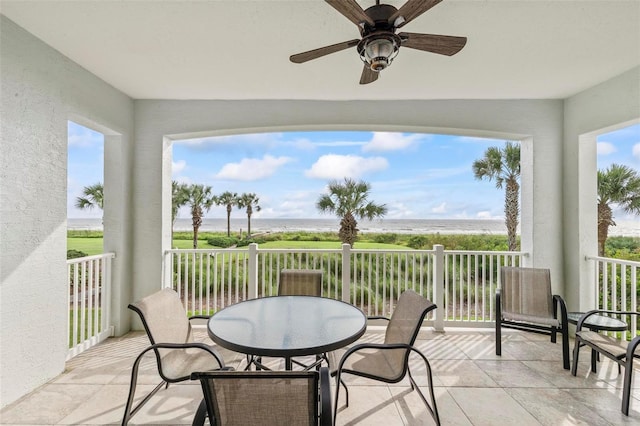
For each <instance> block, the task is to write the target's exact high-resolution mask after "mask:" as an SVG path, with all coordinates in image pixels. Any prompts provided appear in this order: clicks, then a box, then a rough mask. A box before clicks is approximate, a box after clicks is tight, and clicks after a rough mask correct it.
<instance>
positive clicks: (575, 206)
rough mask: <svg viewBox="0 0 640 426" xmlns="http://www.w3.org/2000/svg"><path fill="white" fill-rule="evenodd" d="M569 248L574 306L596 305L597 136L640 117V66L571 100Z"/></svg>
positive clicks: (568, 111) (568, 276) (566, 183)
mask: <svg viewBox="0 0 640 426" xmlns="http://www.w3.org/2000/svg"><path fill="white" fill-rule="evenodd" d="M564 111H565V125H564V129H565V130H564V156H565V164H564V174H563V184H564V193H565V201H564V202H565V208H564V226H563V229H564V233H563V235H564V243H565V247H564V252H565V264H566V268H565V281H566V282H567V297H568V299H569V301H568V304H569V309H572V310H589V309H594V308H595V307H596V305H595V304H596V298H595V293H594V292H593V291H592V289H593V285H594V283H593V280H592V278H593V264H592V262H587V261H585V256H597V254H598V248H597V242H598V235H597V212H596V209H595V204H596V200H597V192H596V191H597V187H596V184H597V176H596V169H597V159H596V137H597V135H598V134H602V133H605V132H607V131H610V130H613V128H614V127H620V126H621V125H623V124H624V125H630V124H632V123H638V122H640V67H637V68H634V69H632V70H629V71H627V72H626V73H624V74H622V75H620V76H618V77H616V78H613V79H611V80H609V81H606V82H604V83H601V84H599V85H597V86H595V87H592V88H590V89H589V90H586V91H584V92H581V93H579V94H577V95H575V96H572V97H571V98H569V99H566V101H565V107H564Z"/></svg>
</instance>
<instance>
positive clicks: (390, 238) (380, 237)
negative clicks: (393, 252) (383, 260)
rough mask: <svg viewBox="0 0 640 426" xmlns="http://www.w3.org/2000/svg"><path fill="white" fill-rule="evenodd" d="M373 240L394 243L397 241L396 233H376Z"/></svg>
mask: <svg viewBox="0 0 640 426" xmlns="http://www.w3.org/2000/svg"><path fill="white" fill-rule="evenodd" d="M373 241H374V242H376V243H382V244H395V243H396V242H398V234H393V233H392V234H376V235H375V236H374V237H373Z"/></svg>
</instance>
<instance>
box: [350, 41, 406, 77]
mask: <svg viewBox="0 0 640 426" xmlns="http://www.w3.org/2000/svg"><path fill="white" fill-rule="evenodd" d="M400 43H401V41H400V37H398V36H397V35H395V34H393V33H391V34H372V35H371V36H369V37H365V38H364V39H362V41H361V42H360V43H359V45H358V53H359V54H360V59H362V61H363V62H365V63H366V64H368V65H369V66H370V67H371V69H372V70H373V71H376V72H380V71H382V70H383V69H385V68H387V67H388V66H389V65H391V62H392V61H393V59H394V58H395V57H396V55H397V54H398V49H399V48H400Z"/></svg>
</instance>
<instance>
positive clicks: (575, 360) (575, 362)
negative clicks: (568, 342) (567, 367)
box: [571, 336, 580, 376]
mask: <svg viewBox="0 0 640 426" xmlns="http://www.w3.org/2000/svg"><path fill="white" fill-rule="evenodd" d="M579 354H580V338H579V337H578V336H576V341H575V344H574V345H573V365H572V366H571V375H572V376H575V375H576V374H577V373H578V355H579Z"/></svg>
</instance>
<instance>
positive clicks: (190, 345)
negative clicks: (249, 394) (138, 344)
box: [143, 342, 225, 368]
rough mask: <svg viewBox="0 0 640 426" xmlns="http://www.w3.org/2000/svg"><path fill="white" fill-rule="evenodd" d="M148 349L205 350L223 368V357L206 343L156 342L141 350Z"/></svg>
mask: <svg viewBox="0 0 640 426" xmlns="http://www.w3.org/2000/svg"><path fill="white" fill-rule="evenodd" d="M150 349H154V350H155V349H201V350H203V351H205V352H208V353H210V354H211V355H212V356H213V357H214V358H215V359H216V360H217V361H218V364H219V365H220V368H224V366H225V365H224V359H223V358H222V356H220V354H219V353H218V351H216V350H215V349H214V348H213V347H211V346H209V345H206V344H204V343H199V342H190V343H156V344H154V345H151V346H149V347H148V348H147V349H145V350H144V351H143V352H147V351H148V350H150Z"/></svg>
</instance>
